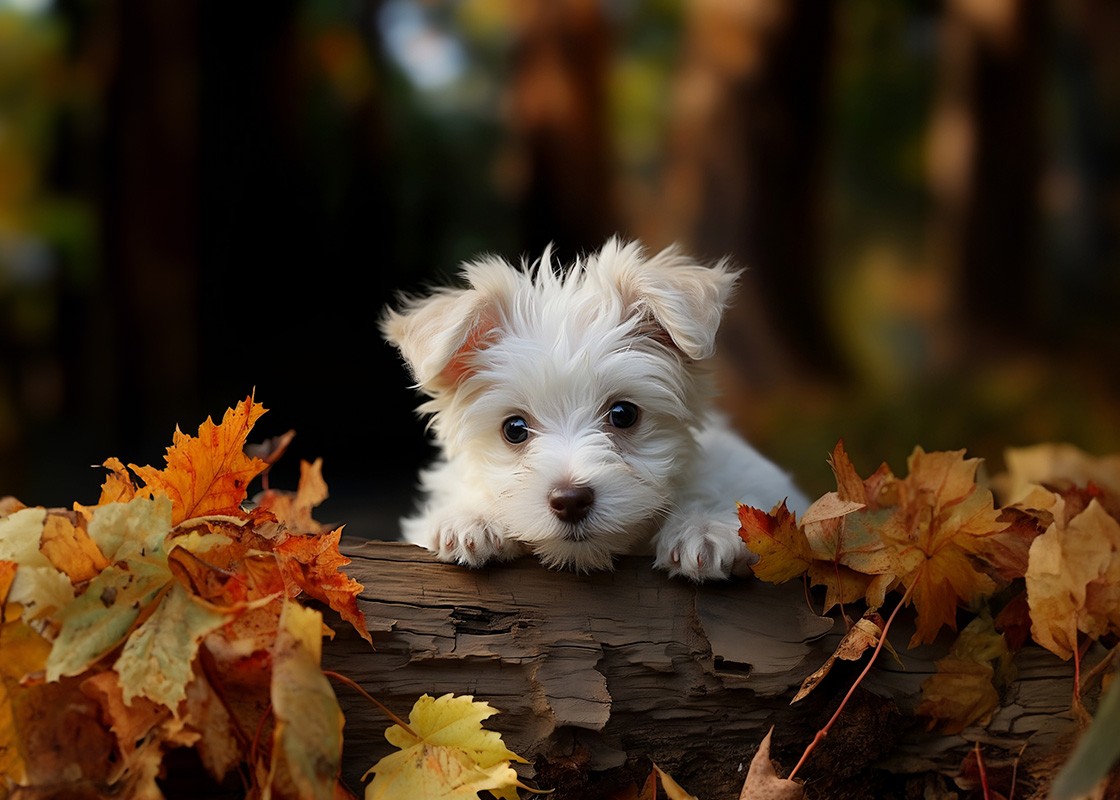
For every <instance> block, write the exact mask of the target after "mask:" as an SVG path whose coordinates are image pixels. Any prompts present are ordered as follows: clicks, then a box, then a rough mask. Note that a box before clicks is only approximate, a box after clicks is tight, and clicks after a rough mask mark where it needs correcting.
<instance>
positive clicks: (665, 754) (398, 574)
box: [323, 541, 1078, 800]
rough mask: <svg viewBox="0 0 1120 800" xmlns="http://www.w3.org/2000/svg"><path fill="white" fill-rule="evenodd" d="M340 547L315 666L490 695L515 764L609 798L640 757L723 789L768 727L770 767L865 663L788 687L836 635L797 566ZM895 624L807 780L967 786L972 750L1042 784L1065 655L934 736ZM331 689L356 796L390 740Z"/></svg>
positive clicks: (1058, 724) (400, 703)
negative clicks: (662, 565) (463, 555)
mask: <svg viewBox="0 0 1120 800" xmlns="http://www.w3.org/2000/svg"><path fill="white" fill-rule="evenodd" d="M343 552H344V554H345V555H346V556H347V557H349V558H350V559H352V563H351V564H350V565H348V566H347V567H346V572H347V573H348V574H350V575H351V576H352V577H353V578H355V579H356V580H358V581H360V582H361V583H362V584H363V585H364V587H365V588H364V590H363V592H362V594H361V597H360V605H361V608H362V611H363V613H364V614H365V618H366V623H367V627H368V629H369V631H370V633H371V635H372V637H373V647H372V648H371V647H370V646H369V644H368V643H367V642H365V641H364V640H362V639H361V638H359V637H358V635H357V634H356V633H355V632H354V631H353V629H352V628H350V627H349V626H348V625H345V624H343V623H341V622H339V621H338V620H337V618H335V619H334V620H333V621H332V619H331V617H330V615H329V614H328V617H327V620H328V623H330V624H331V627H332V628H333V629H334V630H335V631H336V636H335V637H334V638H333V639H332V640H330V641H328V642H326V643H325V646H324V652H323V667H324V669H327V670H333V671H335V672H338V673H341V674H343V675H345V676H347V677H349V678H350V679H352V680H354V681H356V682H357V683H358V684H360V685H361V686H362V687H363V688H364V689H365V690H366V691H368V692H369V693H370V694H371V695H373V696H374V697H376V698H377V699H378V700H380V701H381V702H383V703H384V704H385V705H387V706H388V707H389V708H390V709H392V710H393V711H394V712H395V713H397V714H399V715H400V716H402V717H405V718H407V714H408V710H409V709H410V708H411V706H412V704H413V703H414V702H415V701H416V699H417V698H418V697H419V696H421V695H423V694H429V695H432V696H433V697H438V696H440V695H442V694H445V693H449V692H450V693H454V694H457V695H473V696H474V698H475V699H476V700H484V701H486V702H488V703H490V705H492V706H493V707H495V708H496V709H498V710H499V712H500V713H499V714H497V715H495V716H493V717H491V718H490V719H489V720H487V721H486V723H485V724H486V727H488V728H490V729H493V730H496V731H499V732H500V733H501V734H502V736H503V739H504V742H505V744H506V745H507V746H508V747H509V748H510V749H511V750H513V751H514V752H516V753H518V754H520V755H521V756H523V757H525V758H526V759H527V760H528V761H529V762H530V763H529V764H528V765H522V766H523V767H524V769H523V771H522V774H523V777H524V779H525V780H527V781H529V782H530V783H531V785H536V786H539V787H541V788H546V789H553V790H555V791H554V793H553V794H552V795H551V796H552V797H553V798H558V799H562V798H582V799H584V800H587V799H590V798H597V797H603V798H607V797H610V796H611V795H612V793H614V792H616V791H618V790H620V789H621V788H624V787H626V786H630V785H634V784H635V783H637V784H638V785H640V782H641V780H642V779H643V778H644V777H645V776H646V775H648V774H649V771H650V765H651V762H655V763H656V764H657V765H658V766H660V767H661V768H662V769H664V770H665V771H666V772H668V773H669V774H671V775H672V776H673V777H674V778H675V779H676V780H677V781H678V782H679V783H680V784H681V785H682V786H684V787H685V788H686V789H687V790H688V791H689V792H691V793H693V794H694V795H696V796H697V797H698V798H701V800H725V799H726V800H734V798H738V797H739V791H740V789H741V787H742V784H743V780H744V777H745V774H746V768H747V765H749V763H750V760H751V758H752V756H753V755H754V753H755V751H756V749H757V748H758V745H759V743H760V741H761V740H762V738H763V737H764V736H765V735H766V733H767V731H769V730H771V728H773V730H774V733H773V742H772V745H771V757H772V759H773V760H774V762H775V764H776V765H777V767H778V772H779V774H781V775H785V774H788V772H789V771H790V769H791V768H792V767H793V765H794V764H795V763H796V762H797V760H798V758H799V757H800V755H801V753H802V752H803V751H804V748H805V746H806V745H807V744H808V743H809V741H810V740H811V739H812V738H813V736H814V734H815V733H816V732H817V731H818V730H819V729H820V728H821V727H823V726H824V725H825V723H826V722H827V720H828V719H829V717H830V716H831V715H832V714H833V712H834V711H835V710H836V708H837V706H838V705H839V703H840V700H841V698H842V697H843V695H844V694H845V693H846V692H847V691H848V689H849V688H850V687H851V686H852V684H853V682H854V680H855V677H856V675H857V674H858V670H859V669H862V666H863V665H864V664H865V663H866V658H865V659H864V660H862V661H860V662H858V663H849V662H837V666H836V667H834V668H833V670H832V672H830V673H829V674H828V676H827V677H826V678H825V679H824V680H823V682H822V683H821V684H820V685H819V686H817V687H816V689H814V691H813V692H811V693H810V694H809V695H808V697H806V698H805V699H804V700H801V701H799V702H798V703H796V704H794V705H791V704H790V700H791V698H792V697H793V695H794V694H795V693H796V692H797V690H798V689H799V687H800V686H801V683H802V681H803V680H804V679H805V678H806V677H808V676H809V675H810V674H812V673H813V672H814V671H815V670H817V669H818V668H819V667H820V666H821V665H822V664H823V663H824V662H825V661H826V659H827V658H828V657H829V655H831V654H832V653H833V651H834V650H835V648H836V645H837V643H838V642H839V640H840V637H841V636H842V635H843V632H844V626H843V624H842V623H841V622H840V621H839V620H838V619H837V618H834V617H831V616H819V615H818V614H816V613H814V612H813V611H812V610H811V609H810V607H809V604H808V602H807V597H806V594H805V590H804V587H803V586H802V585H801V584H800V583H799V582H796V581H791V582H790V583H787V584H783V585H780V586H774V585H770V584H766V583H763V582H761V581H758V580H752V579H735V580H731V581H726V582H718V583H710V584H703V585H694V584H692V583H690V582H687V581H684V580H679V579H671V578H669V577H667V576H666V574H665V573H664V572H661V571H657V570H654V569H652V567H651V563H650V559H648V558H644V557H628V558H623V559H621V560H620V561H619V562H618V567H617V569H616V570H615V571H614V572H611V573H597V574H592V575H579V574H573V573H569V572H557V571H550V570H547V569H545V568H543V567H541V566H540V565H539V564H538V563H537V562H536V561H535V560H534V559H531V558H526V559H521V560H519V561H515V562H512V563H508V564H503V565H500V566H496V567H493V568H487V569H484V570H471V569H465V568H460V567H457V566H453V565H448V564H443V563H439V562H437V561H436V560H435V559H434V558H433V557H432V556H431V555H430V554H428V553H427V552H426V551H424V550H423V549H421V548H418V547H415V546H412V545H408V544H403V543H396V542H380V541H362V542H347V543H345V544H344V548H343ZM818 607H819V603H818ZM896 625H897V629H896V630H894V631H892V635H891V636H890V642H891V644H892V646H893V648H894V650H895V655H891V654H889V653H888V652H886V651H885V650H884V652H883V653H882V654H881V656H880V658H879V660H878V661H877V662H876V665H875V667H874V668H873V669H872V671H871V673H870V674H869V676H868V678H867V680H866V681H865V682H864V683H863V684H862V685H861V688H860V689H859V690H857V692H856V694H855V696H854V697H853V698H852V700H851V701H850V702H849V705H848V706H846V707H845V710H844V712H843V713H842V714H841V716H840V717H839V720H838V722H837V724H836V726H835V727H834V728H833V729H832V732H831V734H830V735H829V736H828V737H827V738H826V739H824V740H823V742H822V743H821V745H820V746H819V747H818V748H817V750H816V751H814V753H813V754H812V755H811V757H810V758H809V759H808V761H807V762H806V765H805V766H804V767H803V768H802V769H801V770H800V771H799V773H798V777H799V778H804V779H805V780H806V781H807V783H806V796H807V797H811V798H813V797H816V798H834V797H878V798H884V800H886V798H891V797H899V798H902V797H905V796H922V793H923V792H925V793H926V794H925V796H927V797H941V796H945V795H943V794H939V793H938V792H948V791H949V790H953V791H960V790H968V789H970V788H972V787H973V786H975V785H976V784H975V774H974V772H975V771H974V770H973V774H971V775H970V772H969V768H968V762H969V759H970V758H971V759H975V757H976V753H977V751H978V749H979V752H980V754H981V758H982V759H983V765H984V767H985V769H986V774H987V778H988V781H989V786H990V787H992V788H993V789H994V790H996V791H1002V792H1003V793H1004V794H1007V789H1006V788H1004V787H1001V786H1000V785H999V783H998V782H999V781H1001V780H1006V781H1008V782H1010V781H1011V780H1014V781H1016V789H1015V795H1014V796H1015V797H1016V798H1018V799H1019V800H1022V799H1023V798H1030V797H1032V796H1037V797H1042V796H1044V789H1045V785H1046V783H1047V781H1048V778H1050V777H1052V773H1053V771H1054V770H1055V769H1056V767H1057V766H1058V765H1059V764H1060V763H1061V756H1062V755H1063V754H1064V753H1066V752H1067V750H1068V746H1069V742H1070V740H1071V739H1072V737H1073V736H1075V735H1076V733H1077V730H1078V726H1077V723H1076V721H1075V719H1074V717H1073V715H1072V713H1071V711H1070V698H1071V690H1072V685H1073V684H1072V666H1071V665H1070V664H1069V663H1065V662H1062V661H1060V660H1059V659H1057V658H1056V657H1054V656H1052V655H1051V654H1049V653H1048V652H1046V651H1044V650H1042V649H1041V648H1038V647H1034V646H1028V647H1025V648H1023V649H1022V650H1021V651H1019V653H1018V655H1017V657H1016V667H1017V669H1018V679H1017V680H1016V681H1015V682H1014V684H1013V685H1012V686H1011V687H1010V688H1009V689H1008V690H1007V691H1006V692H1005V696H1004V697H1003V698H1002V702H1001V706H1000V708H999V709H998V710H997V711H996V713H995V714H994V716H993V717H992V719H991V721H990V722H988V723H987V724H986V725H985V726H984V727H982V728H981V727H975V728H970V729H966V730H965V731H963V732H961V733H960V734H957V735H944V734H941V733H938V732H936V731H929V730H927V724H926V720H923V719H921V718H919V717H917V716H915V714H914V710H915V708H916V705H917V701H918V699H919V695H920V687H921V683H922V681H923V680H924V679H925V678H926V677H928V676H929V675H930V674H932V673H933V672H934V671H935V669H936V666H935V663H934V662H935V660H936V659H937V658H939V657H941V656H943V655H944V654H945V653H946V651H947V644H948V641H949V640H950V639H951V638H952V637H951V636H947V637H946V641H944V642H942V641H938V642H936V643H934V644H933V645H928V646H923V647H920V648H914V649H912V650H911V649H908V648H907V643H908V640H909V637H910V634H911V633H912V631H913V628H912V626H910V625H909V623H908V622H907V621H906V620H905V619H904V618H903V617H902V616H900V617H899V620H898V621H896ZM336 691H337V694H338V695H339V700H340V703H341V704H342V707H343V711H344V713H345V715H346V727H345V730H344V736H345V751H344V759H343V779H344V781H345V782H346V783H347V785H349V786H350V788H351V789H352V790H354V791H355V793H357V794H359V795H360V794H361V788H362V775H363V773H365V771H366V770H367V769H368V768H369V767H370V766H372V765H373V764H374V763H376V761H377V760H378V759H379V758H381V757H382V756H383V755H385V754H387V753H388V752H390V751H391V749H392V748H391V746H390V745H388V743H387V742H386V741H385V739H384V730H385V728H387V727H388V726H389V725H390V724H391V723H390V721H389V720H388V719H387V718H386V717H385V716H384V715H383V714H382V713H380V712H379V711H378V710H377V709H376V708H375V707H374V706H372V705H371V704H370V703H369V702H368V701H367V700H365V699H364V698H362V697H361V696H360V695H359V694H358V693H356V692H353V691H352V690H348V689H347V688H346V687H345V686H342V685H339V686H338V687H337V689H336ZM913 791H917V792H918V794H917V795H915V794H909V793H911V792H913ZM930 792H933V793H932V794H931V793H930ZM962 796H964V795H962Z"/></svg>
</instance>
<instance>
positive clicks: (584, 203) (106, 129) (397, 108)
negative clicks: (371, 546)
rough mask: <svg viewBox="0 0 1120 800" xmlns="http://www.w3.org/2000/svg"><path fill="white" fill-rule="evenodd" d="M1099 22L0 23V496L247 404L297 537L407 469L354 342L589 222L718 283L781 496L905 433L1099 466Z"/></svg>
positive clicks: (134, 16)
mask: <svg viewBox="0 0 1120 800" xmlns="http://www.w3.org/2000/svg"><path fill="white" fill-rule="evenodd" d="M1117 41H1120V5H1118V4H1116V3H1114V2H1112V0H1064V1H1059V0H1053V2H1043V0H946V1H945V2H932V1H931V0H896V1H895V2H880V0H846V2H843V3H829V2H820V0H789V1H788V2H782V1H781V0H648V1H647V2H637V0H443V1H442V2H440V1H438V0H428V1H426V2H425V1H423V0H272V2H269V3H268V4H265V5H261V4H252V3H216V2H210V3H206V2H202V0H166V1H161V2H158V3H157V2H147V3H144V2H125V1H124V0H0V495H4V494H13V495H15V496H17V497H18V498H20V499H21V500H22V501H23V502H25V503H27V504H29V505H48V506H51V505H69V504H70V503H71V502H73V501H79V502H83V503H88V502H93V501H94V500H95V499H96V497H97V494H98V487H99V485H100V483H101V480H102V471H101V470H100V469H91V465H94V464H100V463H101V462H102V461H103V460H104V459H105V458H107V457H109V456H117V457H120V458H121V459H122V460H123V461H124V462H125V463H136V464H153V465H159V466H162V464H163V461H162V458H163V454H164V449H165V448H166V447H167V446H168V445H169V444H170V443H171V438H172V434H173V431H174V430H175V427H176V426H177V425H178V426H180V427H181V428H182V429H183V430H184V431H185V432H187V433H192V434H193V433H195V431H196V430H197V427H198V425H199V424H200V423H201V422H202V421H203V420H205V419H206V417H207V416H213V417H214V419H215V420H220V418H221V416H222V414H223V413H224V411H225V410H226V409H227V408H228V407H230V406H232V405H234V404H235V403H237V402H238V401H240V400H243V399H244V398H245V397H246V396H247V395H249V394H250V393H252V392H255V395H256V399H257V400H258V401H259V402H261V403H263V404H264V405H265V406H266V408H268V409H269V412H268V413H267V414H266V415H265V416H264V417H262V419H261V421H260V422H259V423H258V424H257V427H256V428H255V430H254V436H255V437H257V438H258V439H264V438H266V437H269V436H275V435H279V434H281V433H283V432H285V431H287V430H289V429H294V430H295V431H296V436H295V439H294V441H293V442H292V445H291V447H290V449H289V451H288V454H287V455H286V456H285V457H284V458H283V459H282V460H281V462H280V463H279V464H278V465H277V466H276V467H275V468H274V470H273V472H272V476H271V482H272V485H273V486H276V487H279V488H294V487H295V485H296V480H297V477H298V473H299V461H300V460H301V459H307V460H314V459H315V458H319V457H322V458H323V460H324V465H323V475H324V478H325V479H326V481H327V483H328V485H329V487H330V490H331V498H330V499H329V500H327V501H326V503H324V505H323V506H321V507H320V509H319V513H317V517H318V518H319V519H321V520H323V521H338V522H346V523H347V533H349V534H353V535H358V536H372V537H379V538H392V537H395V536H396V532H397V531H396V517H397V515H398V514H399V513H400V512H401V511H402V510H403V509H404V508H406V507H407V506H408V504H409V502H410V500H409V498H410V494H411V489H412V485H413V479H414V474H415V471H416V469H417V468H418V467H419V466H420V464H421V463H423V462H424V461H425V460H427V458H428V457H429V456H430V450H429V449H428V446H427V445H426V444H425V441H424V431H423V425H422V423H421V421H419V420H418V419H417V418H416V417H415V415H414V414H413V412H412V409H413V407H414V405H415V400H416V398H415V396H414V395H413V393H412V392H411V390H409V389H408V388H407V384H408V377H407V375H406V374H405V372H404V370H403V368H402V367H401V365H400V363H399V361H398V360H397V357H396V353H395V351H393V350H391V349H390V348H389V347H388V346H387V345H385V344H383V343H382V342H381V341H380V339H379V337H378V333H377V329H376V320H377V316H378V314H379V313H380V310H381V308H382V306H383V305H384V304H385V303H386V302H388V301H389V300H391V298H392V297H393V295H394V293H395V292H396V291H398V290H412V289H418V288H420V287H421V286H423V285H424V284H425V283H427V282H429V281H432V280H443V279H447V278H449V277H450V276H452V275H453V274H454V273H455V271H456V269H457V266H458V264H459V262H460V261H462V260H463V259H468V258H471V257H473V256H475V255H478V254H480V253H483V252H486V253H495V254H498V255H502V256H505V257H507V258H509V259H511V260H520V259H521V258H522V257H523V256H525V257H530V258H533V257H536V256H538V255H539V254H540V251H541V250H542V249H543V247H544V246H545V245H546V244H547V243H549V242H552V243H554V244H555V245H556V248H557V251H558V254H559V256H560V258H561V259H564V260H567V259H570V258H572V257H573V256H575V255H577V254H580V253H584V252H587V251H589V250H592V249H595V248H597V247H599V246H600V245H601V244H602V243H603V241H604V239H605V238H606V237H608V236H609V235H611V234H614V233H620V234H622V235H624V236H627V237H640V238H641V239H643V240H644V241H645V242H646V243H647V244H648V245H649V246H650V247H651V248H659V247H661V246H663V245H665V244H668V243H670V242H673V241H677V242H681V243H682V244H684V245H685V246H686V247H687V248H688V250H689V251H691V252H692V253H693V254H694V255H696V256H697V257H698V258H701V259H716V258H719V257H722V256H731V257H732V258H733V259H734V261H735V263H737V264H739V265H741V266H743V267H746V268H747V270H748V271H747V273H746V276H745V280H744V285H743V289H742V291H741V292H740V294H739V297H738V301H737V303H736V305H735V307H734V309H733V311H732V312H731V313H730V315H729V316H728V318H727V320H726V323H725V325H724V328H723V330H722V332H721V337H722V347H723V352H722V356H721V361H720V364H719V377H720V381H721V388H722V390H723V394H722V397H721V403H722V404H723V405H724V407H725V408H726V409H727V410H728V411H729V412H730V413H731V414H732V415H733V417H734V419H735V421H736V423H737V424H738V426H739V427H740V428H741V429H742V431H743V432H744V433H746V434H747V435H748V436H749V437H751V438H752V439H754V441H755V442H756V444H758V446H759V447H760V448H761V449H762V450H763V451H764V452H766V453H768V454H769V455H771V456H772V457H774V458H776V459H777V460H778V461H780V462H782V463H783V464H785V465H786V466H787V467H788V468H790V469H791V470H792V471H793V472H794V473H795V475H796V476H797V478H798V479H799V480H800V481H801V483H802V484H803V485H804V486H805V488H806V489H807V491H809V492H810V494H812V495H814V496H816V495H818V494H820V493H823V492H825V491H828V490H829V489H831V488H834V483H833V480H832V476H831V473H830V471H829V469H828V466H827V462H826V457H827V454H828V453H829V452H830V450H831V449H832V447H833V445H834V444H835V443H836V441H837V440H838V439H841V438H843V439H844V441H845V444H846V446H847V448H848V450H849V452H850V453H851V455H852V457H853V460H854V462H855V464H856V467H857V469H858V470H859V471H860V472H861V473H862V474H868V473H870V472H871V471H872V470H873V469H874V468H875V467H877V466H878V464H879V463H880V462H882V461H886V462H887V463H889V464H890V465H891V466H892V468H894V469H895V470H896V471H899V472H902V471H904V470H905V460H906V457H907V455H908V454H909V453H910V451H911V450H912V448H913V447H914V446H915V445H919V444H920V445H922V446H923V447H925V448H926V449H927V450H933V449H960V448H966V449H967V450H968V451H969V454H970V455H974V456H980V457H983V458H984V459H985V460H986V464H987V468H988V469H989V471H992V472H994V471H998V470H999V469H1000V467H1001V462H1002V458H1003V452H1004V449H1005V448H1006V447H1008V446H1019V445H1027V444H1034V443H1039V442H1043V441H1067V442H1072V443H1074V444H1076V445H1078V446H1080V447H1082V448H1084V449H1086V450H1088V451H1089V452H1091V453H1097V454H1105V453H1112V452H1120V403H1118V400H1120V327H1118V324H1117V309H1118V302H1120V238H1118V235H1120V49H1118V48H1116V46H1115V43H1116V42H1117Z"/></svg>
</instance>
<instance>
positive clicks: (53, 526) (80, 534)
mask: <svg viewBox="0 0 1120 800" xmlns="http://www.w3.org/2000/svg"><path fill="white" fill-rule="evenodd" d="M39 552H41V553H42V554H43V555H44V556H46V557H47V560H49V561H50V562H51V564H53V565H54V567H55V568H56V569H57V570H58V571H59V572H62V573H65V575H66V577H67V578H69V579H70V582H71V583H72V584H74V585H75V586H76V585H78V584H79V583H82V582H84V581H88V580H92V579H93V578H94V577H96V576H97V575H99V574H100V573H101V570H103V569H105V568H106V567H107V566H109V560H108V559H107V558H105V556H104V555H103V554H102V552H101V550H100V548H98V546H97V545H96V544H95V543H94V541H93V539H91V538H89V534H88V533H86V529H85V528H84V527H82V526H81V525H75V524H74V522H73V521H72V520H71V519H70V517H69V515H67V514H65V513H62V514H60V513H49V514H47V516H46V518H45V519H44V520H43V533H42V536H41V537H40V539H39Z"/></svg>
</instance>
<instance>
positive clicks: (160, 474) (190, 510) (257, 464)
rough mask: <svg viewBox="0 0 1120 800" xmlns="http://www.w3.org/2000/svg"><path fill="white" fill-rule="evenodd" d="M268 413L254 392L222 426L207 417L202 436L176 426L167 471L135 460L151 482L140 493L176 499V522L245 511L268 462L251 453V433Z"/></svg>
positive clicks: (137, 470)
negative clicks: (253, 485)
mask: <svg viewBox="0 0 1120 800" xmlns="http://www.w3.org/2000/svg"><path fill="white" fill-rule="evenodd" d="M263 413H265V408H264V406H262V405H261V404H260V403H254V402H253V398H252V396H250V397H247V398H245V401H244V402H242V403H241V404H240V405H238V406H237V407H236V408H231V409H228V410H227V411H226V413H225V416H224V417H223V418H222V423H221V425H215V424H214V422H213V420H211V419H210V418H209V417H207V418H206V421H205V422H204V423H202V425H200V426H199V428H198V436H197V437H193V436H187V435H186V434H184V433H183V432H182V431H180V430H179V429H178V428H176V429H175V435H174V438H173V440H172V441H173V444H172V445H171V447H169V448H167V455H166V456H165V460H166V461H167V468H166V469H163V470H157V469H155V468H153V467H138V466H136V465H135V464H129V468H130V469H131V470H132V471H133V472H135V473H136V474H137V475H138V476H139V477H140V478H141V479H142V480H143V481H144V483H145V487H144V489H142V490H141V492H140V494H143V495H151V494H153V493H155V494H163V495H166V496H167V497H169V498H171V507H172V514H171V524H172V525H178V524H179V523H180V522H182V521H183V520H185V519H190V518H192V517H200V516H206V515H210V514H233V515H237V514H241V513H242V512H241V504H242V503H243V502H244V501H245V497H246V494H247V490H248V486H249V483H250V482H251V481H252V480H253V478H255V477H257V475H259V474H260V473H261V472H262V471H264V469H265V468H266V467H267V466H268V464H266V463H265V462H264V461H262V460H261V459H259V458H250V457H249V456H247V455H245V441H246V439H247V437H248V435H249V431H251V430H252V429H253V425H254V424H255V423H256V421H257V419H258V418H259V417H260V416H261V414H263Z"/></svg>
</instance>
